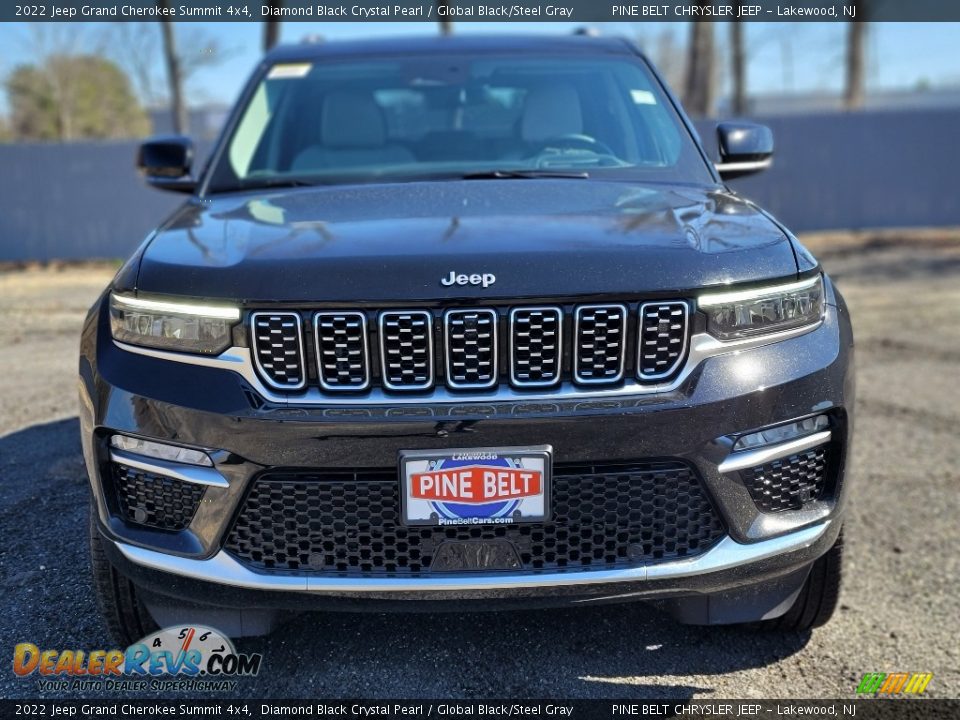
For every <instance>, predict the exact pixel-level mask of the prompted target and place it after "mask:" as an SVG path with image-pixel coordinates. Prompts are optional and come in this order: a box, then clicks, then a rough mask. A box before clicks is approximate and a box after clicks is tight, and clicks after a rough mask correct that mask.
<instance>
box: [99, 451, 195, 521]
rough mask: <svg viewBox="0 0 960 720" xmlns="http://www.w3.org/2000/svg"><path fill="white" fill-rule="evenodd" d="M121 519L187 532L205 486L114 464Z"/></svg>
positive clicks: (114, 484) (114, 481)
mask: <svg viewBox="0 0 960 720" xmlns="http://www.w3.org/2000/svg"><path fill="white" fill-rule="evenodd" d="M111 466H112V472H113V486H114V489H115V491H116V494H117V502H118V504H119V506H120V515H121V517H123V519H124V520H126V521H127V522H132V523H137V524H138V525H146V526H148V527H154V528H159V529H160V530H174V531H176V530H183V529H184V528H185V527H187V525H189V524H190V522H191V521H192V520H193V516H194V514H195V513H196V512H197V507H199V505H200V499H201V498H202V497H203V493H204V490H205V489H206V488H205V487H204V486H203V485H196V484H194V483H188V482H183V481H182V480H176V479H174V478H169V477H165V476H163V475H154V474H153V473H148V472H145V471H143V470H138V469H135V468H132V467H129V466H127V465H121V464H120V463H111Z"/></svg>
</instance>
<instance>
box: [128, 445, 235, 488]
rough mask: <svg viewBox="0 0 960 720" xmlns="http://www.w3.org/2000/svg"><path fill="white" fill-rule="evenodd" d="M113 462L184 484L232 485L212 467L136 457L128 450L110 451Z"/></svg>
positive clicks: (142, 456) (224, 486) (221, 486)
mask: <svg viewBox="0 0 960 720" xmlns="http://www.w3.org/2000/svg"><path fill="white" fill-rule="evenodd" d="M110 460H111V462H115V463H120V464H121V465H127V466H128V467H132V468H135V469H137V470H143V471H144V472H148V473H152V474H154V475H163V476H164V477H169V478H173V479H174V480H181V481H182V482H187V483H193V484H194V485H209V486H211V487H219V488H227V487H230V483H228V482H227V479H226V478H225V477H224V476H223V475H221V474H220V473H219V472H217V471H216V470H215V469H213V468H211V467H205V466H203V465H187V464H185V463H175V462H170V461H169V460H161V459H160V458H151V457H146V456H144V455H136V454H134V453H130V452H127V451H126V450H117V449H111V450H110Z"/></svg>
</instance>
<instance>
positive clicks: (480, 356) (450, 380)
mask: <svg viewBox="0 0 960 720" xmlns="http://www.w3.org/2000/svg"><path fill="white" fill-rule="evenodd" d="M444 331H445V333H446V343H447V352H446V358H447V384H449V385H450V387H453V388H461V389H462V388H488V387H492V386H493V385H495V384H496V382H497V313H496V311H494V310H448V311H447V313H446V315H445V316H444Z"/></svg>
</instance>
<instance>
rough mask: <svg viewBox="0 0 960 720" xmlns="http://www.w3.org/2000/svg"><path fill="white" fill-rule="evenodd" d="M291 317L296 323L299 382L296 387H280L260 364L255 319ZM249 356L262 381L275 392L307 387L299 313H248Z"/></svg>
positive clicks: (305, 354) (305, 359) (305, 360)
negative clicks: (251, 357)
mask: <svg viewBox="0 0 960 720" xmlns="http://www.w3.org/2000/svg"><path fill="white" fill-rule="evenodd" d="M263 316H267V317H292V318H294V319H295V320H296V322H297V345H298V346H299V349H300V374H301V375H302V377H301V378H300V382H299V383H297V384H296V385H281V384H280V383H277V382H275V381H274V380H273V379H272V378H271V377H270V373H268V372H267V371H266V370H264V369H263V365H262V364H261V363H260V357H259V353H258V352H257V318H258V317H263ZM250 346H251V347H250V350H251V352H250V354H251V355H252V356H253V362H254V363H255V364H256V366H257V369H258V370H259V371H260V374H261V375H262V376H263V379H264V381H265V382H266V383H267V385H269V386H270V387H272V388H274V389H275V390H287V391H290V390H302V389H303V388H305V387H306V386H307V375H308V372H307V353H306V352H304V348H303V323H302V322H301V319H300V313H295V312H255V313H250Z"/></svg>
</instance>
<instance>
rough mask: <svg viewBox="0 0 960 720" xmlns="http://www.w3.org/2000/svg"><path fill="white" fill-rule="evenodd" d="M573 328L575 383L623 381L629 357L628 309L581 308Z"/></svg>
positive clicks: (616, 306)
mask: <svg viewBox="0 0 960 720" xmlns="http://www.w3.org/2000/svg"><path fill="white" fill-rule="evenodd" d="M574 327H575V330H574V336H575V340H574V343H575V345H574V349H573V376H574V379H575V380H576V381H577V382H579V383H585V384H593V383H606V382H617V381H618V380H620V379H621V378H622V377H623V367H624V362H625V361H626V356H627V355H626V352H625V350H626V337H627V309H626V308H625V307H624V306H623V305H580V306H579V307H578V308H577V309H576V315H575V320H574Z"/></svg>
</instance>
